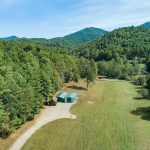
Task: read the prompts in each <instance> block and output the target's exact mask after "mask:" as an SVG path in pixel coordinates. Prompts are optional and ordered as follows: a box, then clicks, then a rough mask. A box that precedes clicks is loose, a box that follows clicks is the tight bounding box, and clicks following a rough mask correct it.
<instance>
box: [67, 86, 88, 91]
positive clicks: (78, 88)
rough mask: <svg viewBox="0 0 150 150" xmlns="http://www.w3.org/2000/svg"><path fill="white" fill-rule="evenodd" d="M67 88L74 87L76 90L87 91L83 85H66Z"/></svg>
mask: <svg viewBox="0 0 150 150" xmlns="http://www.w3.org/2000/svg"><path fill="white" fill-rule="evenodd" d="M67 88H71V89H76V90H84V91H87V89H86V88H84V87H79V86H67Z"/></svg>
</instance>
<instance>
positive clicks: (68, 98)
mask: <svg viewBox="0 0 150 150" xmlns="http://www.w3.org/2000/svg"><path fill="white" fill-rule="evenodd" d="M77 96H78V94H77V93H75V92H72V93H69V94H68V95H66V97H65V103H74V102H75V101H76V99H77Z"/></svg>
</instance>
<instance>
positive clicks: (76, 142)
mask: <svg viewBox="0 0 150 150" xmlns="http://www.w3.org/2000/svg"><path fill="white" fill-rule="evenodd" d="M138 88H139V87H135V86H134V85H132V84H131V83H129V82H107V81H96V84H95V85H94V86H93V87H92V88H91V89H90V91H88V92H87V91H77V92H78V93H79V92H82V93H80V95H82V96H80V97H79V98H78V100H77V103H76V104H75V105H73V107H72V108H71V110H70V111H71V113H73V114H75V115H77V119H76V120H71V119H60V120H57V121H54V122H51V123H49V124H47V125H45V126H44V127H42V128H41V129H39V130H38V131H37V132H36V133H35V134H34V135H33V136H32V137H31V138H30V139H29V140H28V141H27V143H26V144H25V145H24V146H23V148H22V150H150V122H149V121H148V120H143V119H141V116H136V115H133V114H131V112H130V111H132V110H135V109H136V108H138V107H146V106H149V105H150V101H148V100H140V99H136V98H137V97H138V93H137V92H136V91H137V90H138ZM64 90H65V89H64ZM66 90H67V87H66ZM91 100H92V101H93V102H94V103H93V104H89V103H88V101H91Z"/></svg>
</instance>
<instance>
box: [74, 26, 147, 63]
mask: <svg viewBox="0 0 150 150" xmlns="http://www.w3.org/2000/svg"><path fill="white" fill-rule="evenodd" d="M87 51H89V56H90V58H93V59H94V60H95V61H100V60H106V61H109V60H111V59H112V58H114V59H116V58H117V57H118V56H121V55H125V56H126V57H127V59H134V58H135V57H136V56H137V57H139V58H145V57H147V56H149V54H150V29H146V28H140V27H133V26H132V27H126V28H119V29H116V30H114V31H112V32H109V33H107V34H105V35H104V36H103V37H101V38H99V39H97V40H95V41H93V42H90V43H88V44H84V45H83V46H81V47H79V48H77V49H75V50H74V51H73V53H75V54H76V55H78V56H83V57H86V53H87Z"/></svg>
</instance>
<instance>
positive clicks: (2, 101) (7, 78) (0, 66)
mask: <svg viewBox="0 0 150 150" xmlns="http://www.w3.org/2000/svg"><path fill="white" fill-rule="evenodd" d="M82 60H83V62H84V63H85V62H86V61H85V59H84V58H82ZM81 62H82V61H80V59H79V60H78V59H77V58H76V57H75V56H71V55H70V56H69V55H67V54H66V53H65V52H64V51H60V50H56V49H55V50H53V49H49V48H47V47H44V46H42V45H32V44H22V43H18V42H15V41H9V42H8V41H3V40H0V83H1V84H0V134H7V133H10V132H12V131H13V130H14V129H15V128H17V127H18V126H19V125H20V124H22V123H24V122H25V121H26V120H29V119H32V118H33V116H34V115H35V114H36V113H39V108H40V107H41V106H42V105H43V102H44V101H45V100H48V99H50V98H51V97H52V96H53V94H54V93H55V92H56V91H57V90H58V89H59V88H60V87H62V86H63V83H64V82H69V81H72V80H73V81H76V82H77V81H78V79H79V78H80V76H82V78H85V77H86V76H85V74H82V72H83V70H84V68H81V67H79V66H83V65H82V63H81ZM89 62H90V61H89Z"/></svg>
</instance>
